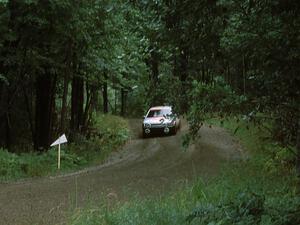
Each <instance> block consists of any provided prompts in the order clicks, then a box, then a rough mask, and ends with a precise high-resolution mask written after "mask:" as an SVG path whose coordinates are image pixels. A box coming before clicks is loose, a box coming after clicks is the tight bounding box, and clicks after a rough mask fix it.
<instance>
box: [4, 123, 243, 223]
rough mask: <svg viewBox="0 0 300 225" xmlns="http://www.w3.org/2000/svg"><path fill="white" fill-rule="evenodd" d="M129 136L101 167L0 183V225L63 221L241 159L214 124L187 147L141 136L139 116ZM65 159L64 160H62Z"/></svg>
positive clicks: (166, 139) (177, 140)
mask: <svg viewBox="0 0 300 225" xmlns="http://www.w3.org/2000/svg"><path fill="white" fill-rule="evenodd" d="M130 126H131V129H132V138H131V140H130V141H129V142H128V143H127V144H126V145H125V146H124V147H123V148H121V149H120V150H119V151H117V152H114V153H113V154H112V156H111V157H110V158H109V159H108V160H107V162H106V163H104V164H103V165H100V166H97V167H93V168H89V169H86V170H84V171H80V172H77V173H73V174H68V175H64V176H59V177H47V178H39V179H31V180H26V181H22V182H15V183H5V184H0V224H1V225H2V224H3V225H35V224H38V225H45V224H46V225H47V224H51V225H52V224H64V222H65V221H66V218H67V217H68V215H69V213H70V212H71V211H72V209H74V208H77V207H84V206H85V205H86V204H93V203H95V204H99V203H100V202H101V201H124V200H125V201H126V199H129V198H131V197H132V196H137V195H138V196H140V197H148V196H153V195H155V196H157V195H160V194H164V193H167V192H168V191H171V190H176V188H179V187H180V186H182V185H183V184H186V183H187V182H190V181H192V180H194V179H195V178H197V177H203V178H204V179H205V177H212V176H215V175H216V174H217V173H218V172H219V169H220V166H221V163H222V162H224V161H228V160H238V159H240V158H241V154H242V151H241V148H240V145H239V142H238V141H237V140H236V139H235V138H234V137H232V136H231V135H230V134H228V133H227V132H226V131H225V130H223V129H221V128H218V127H212V128H209V127H205V126H204V127H203V128H201V131H200V136H201V138H199V140H198V141H197V142H196V143H195V144H193V145H191V146H190V147H189V148H188V149H187V150H186V151H183V149H182V148H181V137H182V135H183V134H184V133H186V132H187V125H186V123H185V122H183V123H182V128H181V130H180V131H179V132H178V133H177V135H176V136H166V137H151V138H147V139H141V138H140V137H139V136H140V135H139V133H140V129H141V121H140V120H130ZM62 163H63V162H62Z"/></svg>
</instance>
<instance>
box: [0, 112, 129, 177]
mask: <svg viewBox="0 0 300 225" xmlns="http://www.w3.org/2000/svg"><path fill="white" fill-rule="evenodd" d="M91 130H92V131H93V132H91V133H90V137H89V138H87V137H85V136H83V135H80V134H77V135H76V136H75V137H74V142H73V143H69V144H68V145H63V146H61V170H60V171H72V170H77V169H80V168H83V167H84V166H87V165H91V164H95V163H101V162H103V160H104V159H105V158H106V157H107V156H108V155H109V154H110V153H111V151H113V150H115V149H116V148H117V147H119V146H120V145H122V144H124V143H125V142H126V140H127V139H128V137H129V131H128V124H127V122H126V121H125V120H124V119H121V118H120V117H117V116H112V115H98V116H97V117H95V118H94V122H93V127H92V129H91ZM57 172H58V171H57V148H52V149H50V150H48V151H47V152H43V153H37V152H29V153H21V154H15V153H11V152H8V151H7V150H5V149H0V180H2V181H7V180H16V179H20V178H27V177H39V176H47V175H50V174H55V173H57Z"/></svg>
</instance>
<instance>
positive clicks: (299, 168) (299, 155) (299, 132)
mask: <svg viewBox="0 0 300 225" xmlns="http://www.w3.org/2000/svg"><path fill="white" fill-rule="evenodd" d="M296 149H297V159H296V171H297V175H298V178H299V179H300V118H299V119H298V128H297V142H296ZM299 182H300V181H299ZM299 191H300V185H299Z"/></svg>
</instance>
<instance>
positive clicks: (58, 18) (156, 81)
mask: <svg viewBox="0 0 300 225" xmlns="http://www.w3.org/2000/svg"><path fill="white" fill-rule="evenodd" d="M299 15H300V2H299V1H297V0H201V1H192V0H148V1H147V0H143V1H134V0H131V1H125V0H124V1H121V0H111V1H108V0H102V1H98V0H85V1H72V0H66V1H60V0H43V1H41V0H7V1H5V0H2V1H0V146H2V147H4V148H6V149H8V150H10V151H17V150H16V149H18V151H20V149H21V151H25V150H26V149H27V150H28V149H34V150H36V151H45V150H47V149H48V147H49V144H50V142H51V141H52V140H53V139H54V138H55V137H57V136H58V135H59V134H61V133H67V134H68V135H69V136H70V137H71V140H72V136H73V137H74V136H75V135H76V134H77V133H80V134H82V135H85V134H87V133H88V131H89V129H90V127H91V126H92V118H93V116H94V115H95V113H96V112H102V113H113V114H120V115H122V116H126V117H141V116H142V115H143V113H144V111H145V110H146V109H147V108H148V107H150V106H152V105H158V104H160V105H161V104H172V105H174V107H175V109H176V111H178V112H179V113H181V114H184V115H186V116H187V118H188V121H189V123H190V131H191V132H190V134H191V137H193V135H195V134H196V133H197V131H198V129H199V128H200V127H201V124H202V122H203V121H204V120H206V119H207V118H211V117H213V116H216V115H218V116H219V117H221V118H222V117H224V116H228V115H238V114H242V115H244V117H245V119H247V120H249V121H254V122H255V123H256V124H258V125H259V124H263V123H262V121H266V120H268V121H271V123H272V126H270V127H266V129H269V131H270V134H271V137H272V138H274V139H275V140H276V141H278V143H280V144H282V145H284V146H288V147H290V148H294V147H295V146H296V145H297V143H298V149H299V148H300V147H299V146H300V125H299V124H300V120H299V109H300V107H299V104H300V101H299V99H300V88H299V87H300V83H299V79H300V77H299V72H300V71H299V68H300V67H299V62H300V61H299V59H300V57H299V54H300V51H299V49H300V48H299V47H300V34H299V32H300V17H299ZM295 154H297V153H296V152H295ZM298 154H299V153H298ZM298 158H299V157H298Z"/></svg>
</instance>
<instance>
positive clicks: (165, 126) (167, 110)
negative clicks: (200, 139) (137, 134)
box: [142, 106, 180, 137]
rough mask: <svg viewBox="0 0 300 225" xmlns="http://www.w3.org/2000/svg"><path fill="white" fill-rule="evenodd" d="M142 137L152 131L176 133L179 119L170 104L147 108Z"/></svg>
mask: <svg viewBox="0 0 300 225" xmlns="http://www.w3.org/2000/svg"><path fill="white" fill-rule="evenodd" d="M142 128H143V137H146V136H147V135H150V134H153V133H164V134H176V132H177V130H178V129H179V128H180V119H179V118H178V116H177V115H176V114H174V113H173V111H172V107H171V106H155V107H152V108H150V109H149V110H148V112H147V114H146V116H144V121H143V125H142Z"/></svg>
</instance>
